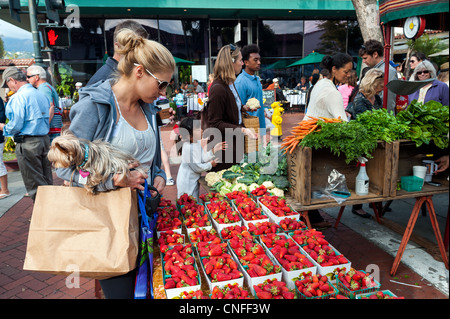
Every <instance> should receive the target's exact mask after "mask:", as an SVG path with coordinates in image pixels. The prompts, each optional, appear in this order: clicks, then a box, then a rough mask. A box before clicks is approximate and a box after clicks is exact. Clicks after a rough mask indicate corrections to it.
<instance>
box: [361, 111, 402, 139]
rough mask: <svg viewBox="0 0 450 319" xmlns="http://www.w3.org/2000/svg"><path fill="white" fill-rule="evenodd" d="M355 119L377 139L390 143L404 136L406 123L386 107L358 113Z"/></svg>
mask: <svg viewBox="0 0 450 319" xmlns="http://www.w3.org/2000/svg"><path fill="white" fill-rule="evenodd" d="M356 121H357V122H359V123H361V124H362V125H364V126H365V128H366V129H367V131H368V132H369V134H371V135H374V137H375V138H376V139H377V140H381V141H385V142H387V143H391V142H393V141H396V140H399V139H402V138H406V136H407V132H408V129H409V126H408V124H406V123H405V122H404V121H400V120H398V119H397V118H396V117H395V116H394V114H393V113H392V112H388V111H387V110H386V109H377V110H371V111H366V112H363V113H361V114H358V115H357V117H356Z"/></svg>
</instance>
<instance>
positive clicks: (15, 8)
mask: <svg viewBox="0 0 450 319" xmlns="http://www.w3.org/2000/svg"><path fill="white" fill-rule="evenodd" d="M0 8H1V9H8V8H9V14H10V15H11V18H13V19H14V20H17V21H19V22H21V20H20V0H0Z"/></svg>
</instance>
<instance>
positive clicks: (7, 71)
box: [0, 66, 22, 88]
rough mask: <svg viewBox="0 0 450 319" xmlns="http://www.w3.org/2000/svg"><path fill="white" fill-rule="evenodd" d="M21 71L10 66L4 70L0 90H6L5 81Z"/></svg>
mask: <svg viewBox="0 0 450 319" xmlns="http://www.w3.org/2000/svg"><path fill="white" fill-rule="evenodd" d="M21 72H22V71H20V70H19V69H18V68H17V67H15V66H10V67H8V68H6V69H5V71H3V76H2V85H1V86H0V87H2V88H7V87H8V85H6V81H7V80H8V79H9V78H10V77H12V76H13V75H16V74H18V73H21Z"/></svg>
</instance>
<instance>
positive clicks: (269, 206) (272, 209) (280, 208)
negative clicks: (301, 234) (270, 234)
mask: <svg viewBox="0 0 450 319" xmlns="http://www.w3.org/2000/svg"><path fill="white" fill-rule="evenodd" d="M258 203H259V204H260V205H261V208H262V209H263V211H264V212H265V213H266V214H267V215H268V216H269V218H270V220H271V221H273V222H275V223H277V224H279V223H280V221H281V220H282V219H284V218H286V217H288V218H293V219H297V220H298V219H299V218H300V214H299V213H298V212H296V211H295V210H294V209H292V208H291V207H290V206H289V205H287V203H286V199H284V198H280V197H278V196H272V195H264V196H262V197H259V198H258Z"/></svg>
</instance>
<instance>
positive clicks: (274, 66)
mask: <svg viewBox="0 0 450 319" xmlns="http://www.w3.org/2000/svg"><path fill="white" fill-rule="evenodd" d="M292 62H293V60H292V59H281V60H278V61H277V62H275V63H272V64H269V65H268V66H267V67H265V68H264V69H265V70H273V69H284V68H287V67H288V65H289V64H291V63H292Z"/></svg>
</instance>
